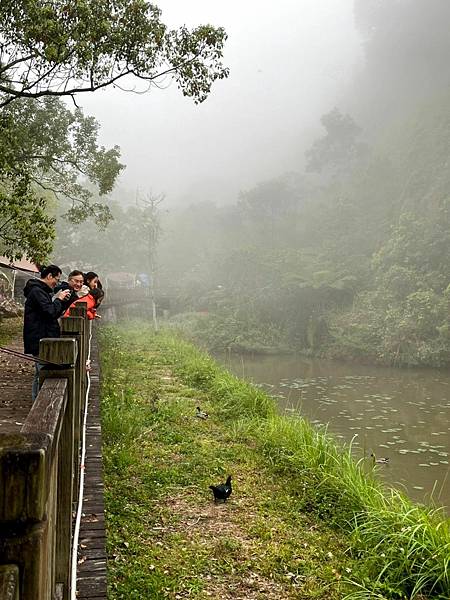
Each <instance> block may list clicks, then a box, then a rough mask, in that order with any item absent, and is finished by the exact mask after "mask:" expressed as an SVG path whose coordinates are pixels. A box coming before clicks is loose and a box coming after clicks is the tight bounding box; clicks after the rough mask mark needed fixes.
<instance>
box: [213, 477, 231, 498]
mask: <svg viewBox="0 0 450 600" xmlns="http://www.w3.org/2000/svg"><path fill="white" fill-rule="evenodd" d="M209 489H210V490H212V492H213V494H214V502H217V501H218V500H223V502H226V501H227V499H228V498H229V497H230V496H231V492H232V491H233V490H232V488H231V475H228V477H227V480H226V481H225V483H221V484H219V485H210V486H209Z"/></svg>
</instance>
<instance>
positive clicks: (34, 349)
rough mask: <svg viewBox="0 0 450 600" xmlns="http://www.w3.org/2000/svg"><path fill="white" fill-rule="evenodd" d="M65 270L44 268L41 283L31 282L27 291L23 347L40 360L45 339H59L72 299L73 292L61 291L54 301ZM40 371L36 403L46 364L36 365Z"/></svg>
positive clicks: (35, 384)
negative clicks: (67, 302)
mask: <svg viewBox="0 0 450 600" xmlns="http://www.w3.org/2000/svg"><path fill="white" fill-rule="evenodd" d="M60 277H61V269H60V268H59V267H57V266H56V265H50V266H48V267H44V268H43V269H42V271H41V278H40V279H29V280H28V281H27V283H26V285H25V288H24V294H25V297H26V301H25V314H24V321H23V344H24V351H25V354H32V355H33V356H34V357H35V358H38V356H39V340H41V339H42V338H45V337H59V336H60V329H59V323H58V318H59V317H60V316H61V315H62V313H63V312H64V300H66V299H67V298H68V297H69V296H70V291H69V290H60V291H59V292H58V293H57V294H55V297H54V299H53V300H52V295H53V290H54V288H55V286H56V285H57V283H58V282H59V278H60ZM35 367H36V371H35V375H34V380H33V387H32V392H31V396H32V400H33V402H34V400H35V399H36V396H37V394H38V391H39V371H40V370H41V368H42V364H40V363H38V362H36V363H35Z"/></svg>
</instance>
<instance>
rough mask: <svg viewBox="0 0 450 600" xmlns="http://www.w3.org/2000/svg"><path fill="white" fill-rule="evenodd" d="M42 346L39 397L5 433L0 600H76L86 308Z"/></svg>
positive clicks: (0, 446) (1, 445)
mask: <svg viewBox="0 0 450 600" xmlns="http://www.w3.org/2000/svg"><path fill="white" fill-rule="evenodd" d="M76 310H77V312H76V314H77V315H78V316H75V317H68V318H67V319H64V320H63V327H62V329H63V337H61V338H56V339H43V340H41V341H40V354H39V355H40V357H41V358H42V359H44V360H46V361H50V362H51V363H54V364H59V365H64V368H63V369H61V368H57V367H52V366H49V365H47V366H46V367H44V368H43V369H42V370H41V372H40V382H41V384H42V386H41V389H40V392H39V394H38V396H37V398H36V400H35V402H34V404H33V406H32V408H31V410H30V412H29V414H28V416H27V418H26V420H25V422H24V424H23V426H22V428H21V429H20V431H19V433H16V434H0V600H55V598H62V599H63V600H69V598H70V564H71V541H72V510H73V506H72V500H73V498H74V497H76V496H75V494H76V491H77V486H78V475H79V443H80V419H81V411H82V409H83V406H84V396H83V394H84V393H85V390H86V386H85V379H86V367H85V365H86V352H87V328H86V309H85V307H83V306H81V307H80V306H79V307H78V308H77V309H76Z"/></svg>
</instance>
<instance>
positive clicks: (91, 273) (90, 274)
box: [84, 271, 98, 285]
mask: <svg viewBox="0 0 450 600" xmlns="http://www.w3.org/2000/svg"><path fill="white" fill-rule="evenodd" d="M96 277H98V275H97V273H94V271H89V272H88V273H85V274H84V283H85V285H88V283H89V281H92V280H93V279H95V278H96Z"/></svg>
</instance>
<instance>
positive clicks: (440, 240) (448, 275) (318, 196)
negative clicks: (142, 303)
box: [161, 2, 450, 365]
mask: <svg viewBox="0 0 450 600" xmlns="http://www.w3.org/2000/svg"><path fill="white" fill-rule="evenodd" d="M428 9H429V10H428ZM355 17H356V18H357V23H358V25H359V27H360V29H361V34H362V37H363V40H364V50H365V67H364V70H363V72H361V73H359V75H358V76H357V77H355V82H354V85H353V87H352V89H350V90H349V92H348V97H347V98H343V100H342V105H343V106H345V107H346V108H347V107H351V109H352V114H350V113H349V112H347V110H346V109H340V108H336V107H330V111H329V113H327V114H325V115H324V116H323V117H322V125H323V135H322V136H321V137H320V138H318V139H317V140H316V141H315V142H314V143H313V144H312V146H311V148H310V149H309V151H308V152H307V153H306V157H305V158H306V167H305V169H304V170H302V171H301V170H299V171H298V172H297V173H288V174H283V175H280V176H279V177H278V178H277V179H274V180H270V181H264V182H261V183H259V184H258V185H256V186H255V187H254V188H253V189H250V190H246V191H244V192H242V193H241V195H240V198H239V199H238V201H237V203H235V204H234V205H233V206H231V207H225V208H224V207H217V206H215V205H214V198H211V203H210V204H207V205H206V204H203V205H197V206H191V207H189V208H187V209H186V210H184V211H183V213H180V214H177V215H173V216H172V218H171V221H170V224H167V226H166V236H165V239H164V240H163V243H162V248H161V267H162V268H161V271H162V275H163V276H164V278H165V279H164V283H165V284H166V285H167V284H169V282H170V283H171V284H172V285H173V284H174V282H176V287H177V289H178V293H179V297H180V309H181V307H182V306H183V307H184V309H185V310H187V309H191V310H207V311H208V313H209V317H208V318H202V319H201V320H200V322H199V326H198V331H199V333H201V336H202V337H203V338H204V339H205V340H206V341H207V343H208V344H209V346H210V347H213V348H215V349H219V348H225V347H235V348H243V349H245V348H260V349H269V348H273V347H280V346H282V347H283V346H289V347H294V348H296V349H301V350H303V351H307V352H310V353H315V354H324V355H331V356H336V357H345V358H351V359H358V360H366V361H367V360H370V361H380V362H384V363H388V364H408V365H413V364H432V365H443V364H448V362H449V356H450V354H449V351H450V334H449V301H450V287H449V284H450V214H449V210H450V194H449V190H450V169H449V159H450V91H449V89H450V88H449V74H448V69H447V68H446V65H445V56H448V55H449V50H450V41H449V36H448V31H447V28H446V27H443V26H442V24H443V23H444V22H447V23H448V22H449V17H450V9H449V5H448V4H447V3H445V2H432V3H430V5H429V6H428V5H427V11H426V13H425V10H424V7H423V5H421V4H420V3H414V2H377V3H375V2H373V3H372V2H364V3H363V2H356V3H355ZM355 91H358V95H356V94H355ZM380 107H381V110H380ZM355 115H356V116H355Z"/></svg>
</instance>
